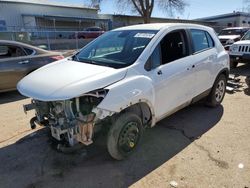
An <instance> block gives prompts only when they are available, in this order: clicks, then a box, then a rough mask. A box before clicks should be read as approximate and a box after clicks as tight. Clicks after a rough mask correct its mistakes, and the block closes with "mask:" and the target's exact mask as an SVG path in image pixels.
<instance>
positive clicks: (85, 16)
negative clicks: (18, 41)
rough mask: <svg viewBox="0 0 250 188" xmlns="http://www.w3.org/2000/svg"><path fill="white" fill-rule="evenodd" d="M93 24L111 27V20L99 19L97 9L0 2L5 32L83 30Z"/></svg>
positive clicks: (26, 0) (34, 1)
mask: <svg viewBox="0 0 250 188" xmlns="http://www.w3.org/2000/svg"><path fill="white" fill-rule="evenodd" d="M92 26H99V27H102V28H103V29H106V30H108V29H109V28H108V27H109V20H107V19H101V18H99V17H98V9H96V8H90V7H84V6H80V5H79V6H76V5H66V4H62V3H56V4H55V3H52V2H50V1H46V3H45V1H39V0H32V1H31V0H1V1H0V30H2V31H37V30H70V31H72V30H73V31H79V30H83V29H85V28H87V27H92Z"/></svg>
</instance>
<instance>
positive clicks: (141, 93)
mask: <svg viewBox="0 0 250 188" xmlns="http://www.w3.org/2000/svg"><path fill="white" fill-rule="evenodd" d="M105 89H108V90H109V92H108V94H107V95H106V96H105V98H104V99H103V101H102V102H101V103H100V104H99V105H98V106H97V108H96V109H101V110H103V112H107V111H108V113H105V115H104V114H102V115H101V116H100V119H103V118H104V117H105V116H107V115H109V114H113V113H118V112H120V111H122V110H124V109H125V108H128V107H129V106H131V105H134V104H137V103H140V102H145V103H147V104H148V106H149V107H150V110H151V113H152V114H154V109H153V104H154V102H155V93H154V88H153V84H152V81H151V79H150V78H148V77H146V76H142V75H140V76H133V77H131V78H127V79H124V80H121V81H119V82H117V83H115V84H112V85H110V86H108V87H106V88H105Z"/></svg>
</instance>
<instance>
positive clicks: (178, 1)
mask: <svg viewBox="0 0 250 188" xmlns="http://www.w3.org/2000/svg"><path fill="white" fill-rule="evenodd" d="M114 1H115V2H116V3H117V4H118V5H119V6H121V7H127V8H129V10H130V11H131V12H136V13H138V14H140V15H141V17H142V18H143V20H144V23H150V18H151V15H152V12H153V9H154V7H155V6H158V7H159V9H160V10H161V11H162V12H164V13H167V14H169V15H173V11H178V12H183V11H184V8H185V7H186V6H187V3H186V2H185V0H114ZM101 2H102V3H108V1H107V0H91V3H92V6H99V5H100V3H101ZM109 2H110V1H109Z"/></svg>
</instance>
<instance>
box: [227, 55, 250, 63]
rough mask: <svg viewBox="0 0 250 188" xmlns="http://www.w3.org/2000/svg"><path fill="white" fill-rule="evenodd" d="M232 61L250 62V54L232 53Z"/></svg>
mask: <svg viewBox="0 0 250 188" xmlns="http://www.w3.org/2000/svg"><path fill="white" fill-rule="evenodd" d="M230 61H231V62H240V63H250V54H243V55H230Z"/></svg>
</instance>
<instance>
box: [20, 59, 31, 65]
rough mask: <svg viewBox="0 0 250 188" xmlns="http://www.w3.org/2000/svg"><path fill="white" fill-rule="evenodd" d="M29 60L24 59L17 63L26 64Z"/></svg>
mask: <svg viewBox="0 0 250 188" xmlns="http://www.w3.org/2000/svg"><path fill="white" fill-rule="evenodd" d="M29 62H30V61H29V60H24V61H20V62H18V64H20V65H23V64H28V63H29Z"/></svg>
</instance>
